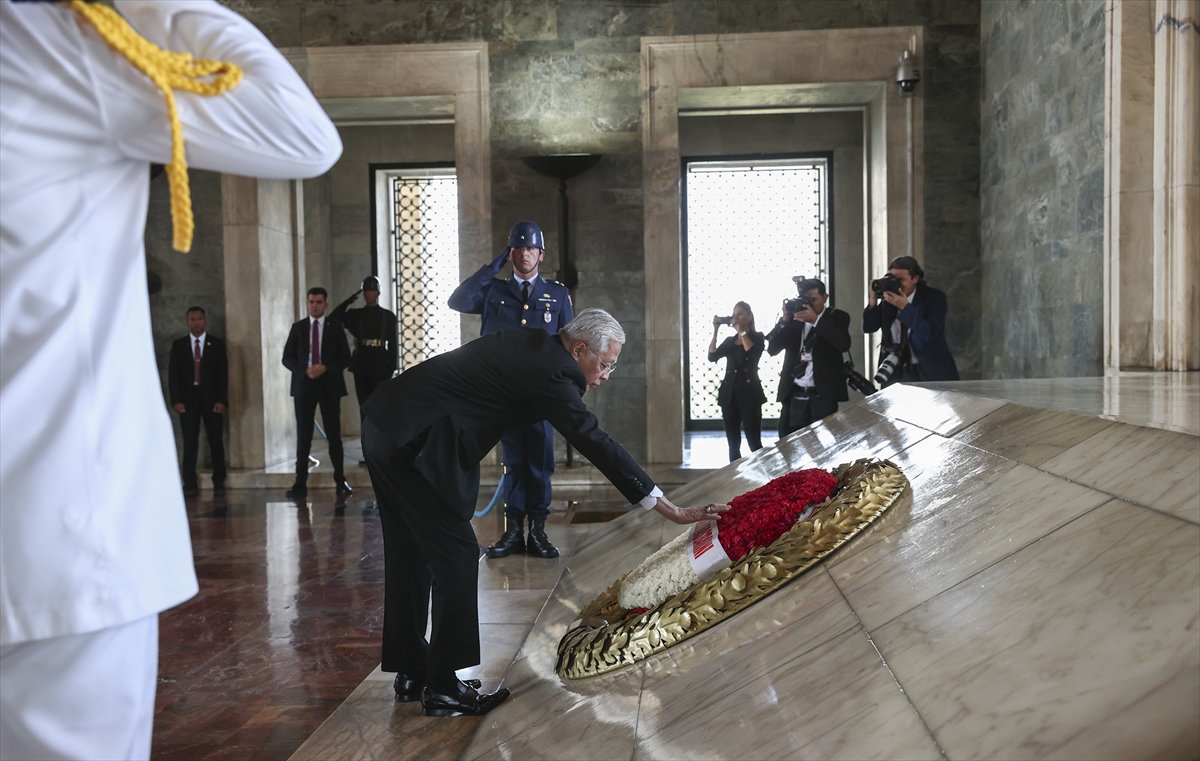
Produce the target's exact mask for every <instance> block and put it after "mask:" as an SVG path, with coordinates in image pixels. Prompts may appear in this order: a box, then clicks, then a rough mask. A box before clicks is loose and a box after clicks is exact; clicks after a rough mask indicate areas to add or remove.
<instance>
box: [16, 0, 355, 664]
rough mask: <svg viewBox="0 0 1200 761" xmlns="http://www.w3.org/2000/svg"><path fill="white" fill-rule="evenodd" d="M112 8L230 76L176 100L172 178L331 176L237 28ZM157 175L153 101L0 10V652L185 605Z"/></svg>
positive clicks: (146, 90)
mask: <svg viewBox="0 0 1200 761" xmlns="http://www.w3.org/2000/svg"><path fill="white" fill-rule="evenodd" d="M116 8H117V10H118V11H120V12H121V13H122V14H123V15H124V16H125V18H126V19H128V20H129V22H130V24H131V25H132V26H133V27H134V28H135V29H136V30H137V31H138V32H139V33H141V34H142V35H144V36H145V37H147V38H149V39H150V40H151V41H152V42H154V43H156V44H158V45H160V46H162V47H164V48H166V49H168V50H175V51H187V52H189V53H192V54H193V55H194V56H195V57H196V58H208V59H217V60H222V61H231V62H233V63H236V64H238V65H239V66H241V67H242V68H243V70H244V71H245V77H244V79H243V80H242V82H241V83H240V84H239V85H238V86H237V87H235V88H234V89H233V90H231V91H229V92H228V93H226V94H223V95H219V96H216V97H203V96H199V95H194V94H191V93H187V92H181V91H177V92H176V93H175V97H176V99H177V100H178V106H179V115H180V118H181V119H182V122H183V135H184V139H185V140H186V142H187V157H188V164H189V166H191V167H192V168H195V169H208V170H212V171H217V172H230V173H236V174H239V175H249V176H257V177H266V178H298V177H313V176H316V175H320V174H321V173H323V172H325V171H327V170H328V169H329V167H330V166H332V164H333V163H334V162H335V161H336V160H337V158H338V156H339V155H340V154H341V142H340V140H339V138H338V135H337V131H336V129H335V128H334V126H333V124H332V123H331V122H330V121H329V118H328V117H327V116H326V115H325V113H324V112H323V111H322V110H321V107H320V106H319V105H318V104H317V102H316V100H315V99H314V98H313V96H312V93H311V92H309V90H308V88H307V87H306V86H305V85H304V83H303V81H302V80H301V79H300V77H299V76H298V75H297V74H296V72H295V70H294V69H293V68H292V67H291V65H289V64H288V62H287V61H286V60H285V59H284V58H283V56H282V55H280V53H279V51H278V50H276V49H275V48H274V47H273V46H272V45H271V44H270V43H269V42H268V41H267V39H266V38H265V37H264V36H263V35H262V33H261V32H259V31H258V30H257V29H255V28H254V26H253V25H251V24H250V23H249V22H248V21H246V20H245V19H243V18H242V17H241V16H238V15H237V14H235V13H233V12H232V11H229V10H228V9H226V8H223V7H222V6H220V5H218V4H217V3H215V2H212V1H211V0H175V1H173V2H163V3H156V2H148V1H147V0H116ZM170 157H171V154H170V122H169V120H168V118H167V113H166V106H165V103H164V100H163V95H162V93H161V92H160V91H159V90H158V88H157V87H155V86H154V85H153V84H152V83H151V82H150V80H149V79H148V78H147V77H146V76H144V75H143V74H141V73H140V72H138V71H137V70H136V69H134V68H133V66H132V65H131V64H130V63H129V62H128V61H127V60H126V59H125V58H124V56H122V55H121V54H119V53H116V52H114V51H113V50H111V49H110V48H109V47H108V46H107V45H106V44H105V43H104V41H103V40H102V39H101V38H100V36H99V35H98V34H97V32H96V30H95V29H94V28H93V27H92V26H91V24H89V23H87V22H85V21H82V20H81V19H80V18H78V17H77V14H76V13H75V12H74V11H72V10H70V9H69V8H66V7H64V6H63V5H61V4H57V3H54V4H52V3H21V4H19V5H17V4H13V3H11V2H9V0H0V304H3V309H0V356H2V357H3V359H2V361H0V393H2V401H0V432H2V433H0V436H2V438H3V446H2V449H0V645H8V644H14V643H19V642H26V641H30V640H38V639H44V638H48V637H55V636H59V635H65V634H81V633H85V632H90V631H97V630H100V629H103V628H107V627H112V626H116V625H119V624H123V623H126V622H129V621H133V620H136V619H138V618H143V617H146V616H150V615H154V614H155V613H158V612H159V611H162V610H165V609H166V608H169V607H171V606H173V605H176V604H178V603H180V602H182V601H183V600H186V599H187V598H188V597H191V596H192V595H193V594H195V592H196V590H197V585H196V577H195V572H194V570H193V567H192V553H191V542H190V540H189V536H188V522H187V515H186V513H185V512H184V506H183V498H182V490H181V486H180V480H179V469H178V466H177V463H176V460H175V446H174V440H173V435H172V432H171V422H170V420H169V419H168V416H167V412H166V408H165V406H164V404H163V403H162V402H161V399H162V390H161V387H160V384H159V377H158V371H157V368H156V365H155V358H154V347H153V345H152V341H151V332H150V305H149V299H148V297H147V293H146V257H145V252H144V245H143V237H144V232H145V226H146V208H147V201H148V197H149V186H150V183H149V162H159V163H166V162H168V161H169V160H170ZM171 255H178V256H184V255H183V254H171ZM193 345H194V344H193Z"/></svg>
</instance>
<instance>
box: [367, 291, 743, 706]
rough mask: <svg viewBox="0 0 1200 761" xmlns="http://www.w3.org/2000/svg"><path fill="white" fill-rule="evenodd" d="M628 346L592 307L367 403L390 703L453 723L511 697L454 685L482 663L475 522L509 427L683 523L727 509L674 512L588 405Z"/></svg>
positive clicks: (454, 355)
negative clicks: (417, 704) (584, 462)
mask: <svg viewBox="0 0 1200 761" xmlns="http://www.w3.org/2000/svg"><path fill="white" fill-rule="evenodd" d="M624 343H625V331H624V330H622V328H621V326H620V324H619V323H618V322H617V321H616V320H615V319H614V318H613V317H612V316H611V315H609V314H608V313H607V312H604V311H603V310H600V309H586V310H584V311H583V312H581V313H580V314H579V316H578V317H576V318H575V319H574V320H573V321H572V322H570V323H569V324H567V325H566V326H564V327H563V328H561V329H560V330H559V331H558V333H557V334H555V335H552V334H549V333H546V332H544V331H541V330H525V329H522V328H513V329H509V330H502V331H499V332H497V333H492V334H490V335H486V336H483V337H482V338H480V339H478V340H476V341H472V342H471V343H469V344H466V345H465V346H463V347H461V348H459V349H456V350H454V351H452V352H448V353H446V354H442V355H440V356H437V357H434V358H432V359H428V360H426V361H425V362H422V363H421V364H419V365H417V366H415V367H413V368H412V369H410V370H407V371H405V372H404V373H402V374H401V375H399V376H397V377H396V378H393V379H392V380H390V381H387V382H385V383H383V384H382V385H380V386H379V388H378V390H376V392H375V394H374V395H373V396H372V397H371V399H370V400H369V401H368V402H367V405H366V409H365V414H366V417H365V420H364V421H363V433H362V443H363V455H364V456H365V457H366V460H367V467H368V468H369V469H370V473H371V481H372V483H373V485H374V487H375V494H376V497H377V499H378V502H379V513H380V519H381V521H382V523H383V541H384V558H385V599H384V619H383V670H384V671H387V672H396V682H395V690H396V700H398V701H403V702H410V701H415V700H418V699H419V700H420V701H421V705H422V710H423V713H424V714H425V715H426V716H446V715H462V714H467V715H480V714H484V713H487V712H488V711H490V710H492V709H493V708H495V707H496V706H497V705H499V704H500V703H502V702H503V701H504V699H505V698H507V697H508V694H509V693H508V690H507V689H500V690H498V691H497V692H494V693H491V694H481V693H480V692H478V691H477V689H476V688H477V687H479V684H478V683H477V682H472V683H469V684H468V683H464V682H461V681H459V679H458V678H457V676H456V675H455V672H456V671H458V670H459V669H465V668H470V667H472V666H475V665H476V664H478V663H479V609H478V600H477V594H478V564H479V557H480V551H479V543H478V541H477V540H476V538H475V532H474V531H473V530H472V528H471V517H472V515H473V514H474V511H475V505H476V503H477V501H478V496H479V462H480V460H482V459H483V457H484V455H485V454H487V453H488V452H489V451H491V449H492V448H493V447H495V446H496V444H497V443H498V442H499V441H500V439H501V437H502V436H503V435H504V434H505V433H506V432H507V431H511V430H514V429H517V428H520V427H522V426H528V425H530V424H532V423H536V422H538V421H540V420H546V421H547V422H549V423H550V425H552V426H554V428H556V429H557V430H558V431H559V433H561V434H562V435H563V436H565V437H566V439H567V440H568V441H570V442H571V443H572V444H573V445H574V446H575V447H576V449H578V450H579V452H580V453H581V454H583V455H584V456H585V457H587V458H588V460H590V461H591V462H592V464H594V465H595V466H596V467H597V468H598V469H599V470H600V472H601V473H603V474H604V475H605V477H606V478H608V480H609V481H611V482H612V483H613V485H614V486H616V487H617V489H618V490H620V492H621V494H622V495H623V496H624V497H625V498H626V499H628V500H629V501H630V502H632V503H637V504H640V505H641V506H642V507H643V508H645V509H647V510H655V511H656V512H658V513H660V514H661V515H663V517H665V518H667V519H668V520H670V521H673V522H675V523H695V522H696V521H700V520H704V519H706V518H713V517H719V515H720V513H722V512H724V511H725V510H727V509H728V506H726V505H708V506H706V507H693V508H680V507H676V506H675V505H674V504H672V503H671V501H670V500H668V499H667V498H666V497H665V496H663V493H662V490H661V489H659V488H658V487H657V486H655V485H654V482H653V481H651V480H650V477H649V476H647V475H646V472H645V471H644V470H642V468H641V467H639V466H638V464H637V463H636V462H634V460H633V458H632V457H630V456H629V454H628V453H627V452H626V451H625V449H624V448H623V447H621V445H620V444H618V443H617V442H615V441H613V440H612V439H611V438H609V436H608V434H607V433H605V432H604V431H603V430H601V429H600V427H599V425H598V423H597V420H596V416H595V415H594V414H592V412H591V411H590V410H588V408H587V405H585V404H584V403H583V394H584V392H585V391H586V390H587V389H590V388H595V387H597V386H599V385H600V384H601V383H602V382H604V381H605V380H606V379H607V378H608V376H609V373H611V372H612V369H613V366H614V365H616V363H617V358H618V357H619V356H620V354H621V347H622V345H623V344H624ZM431 592H432V596H433V606H432V610H433V628H432V635H431V636H430V639H429V640H428V641H426V639H425V629H426V624H427V621H426V618H427V611H428V610H429V599H430V594H431Z"/></svg>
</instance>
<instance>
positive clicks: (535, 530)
mask: <svg viewBox="0 0 1200 761" xmlns="http://www.w3.org/2000/svg"><path fill="white" fill-rule="evenodd" d="M545 258H546V244H545V240H544V238H543V237H542V228H540V227H538V226H537V225H536V224H534V223H533V222H528V221H524V222H518V223H517V224H515V225H513V228H512V230H511V231H510V232H509V234H508V247H507V248H505V249H504V253H502V254H500V256H497V257H496V258H495V259H494V260H493V261H492V262H491V264H485V265H484V266H482V267H480V268H479V271H478V272H476V273H475V274H474V275H472V276H471V277H469V278H467V279H466V280H464V281H463V282H462V284H461V285H459V286H458V288H456V289H455V290H454V293H453V294H452V295H451V296H450V308H451V309H454V310H457V311H459V312H465V313H467V314H478V315H482V316H483V326H482V328H481V329H480V331H479V334H480V335H481V336H486V335H488V334H491V333H495V332H497V331H500V330H505V329H507V328H519V327H526V328H540V329H542V330H544V331H546V332H547V333H549V334H550V335H556V334H557V333H558V331H559V330H560V329H562V328H563V327H564V326H566V324H567V323H569V322H570V321H571V320H573V319H575V309H574V307H573V306H572V304H571V296H570V293H569V292H568V290H567V286H565V285H563V284H562V283H560V282H558V281H556V280H545V279H543V278H542V277H541V275H539V274H538V267H539V266H540V265H541V263H542V261H543V260H544V259H545ZM508 261H511V262H512V267H513V269H512V274H511V275H509V276H508V278H507V279H503V280H502V279H500V278H497V277H496V275H498V274H499V273H500V270H501V269H503V267H504V265H505V263H506V262H508ZM500 443H501V445H502V446H503V450H504V467H505V477H504V534H503V535H502V536H501V537H500V539H499V540H497V541H496V543H495V544H493V545H491V546H490V547H488V549H487V556H488V557H489V558H502V557H507V556H508V555H512V554H514V553H515V554H522V553H526V554H529V555H534V556H536V557H543V558H556V557H558V548H557V547H555V546H554V545H553V544H551V543H550V540H549V539H548V538H547V537H546V530H545V529H546V517H547V516H548V515H550V476H552V475H553V474H554V438H553V432H552V429H551V427H550V424H549V423H548V422H546V421H545V420H541V421H538V422H537V423H533V424H532V425H529V426H525V427H523V428H518V429H516V430H513V431H509V432H508V433H506V434H505V435H504V437H503V438H502V439H501V442H500ZM526 518H528V519H529V538H528V541H526V538H525V533H524V532H525V527H524V523H525V519H526Z"/></svg>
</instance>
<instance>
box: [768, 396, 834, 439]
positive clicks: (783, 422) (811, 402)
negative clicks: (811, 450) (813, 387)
mask: <svg viewBox="0 0 1200 761" xmlns="http://www.w3.org/2000/svg"><path fill="white" fill-rule="evenodd" d="M837 410H838V403H837V402H831V401H828V400H826V399H822V398H820V397H819V396H801V395H800V394H797V393H795V392H793V393H792V394H791V395H790V396H789V397H788V400H787V401H786V402H784V404H783V409H782V410H781V411H780V413H779V438H783V437H784V436H787V435H788V434H789V433H792V432H793V431H798V430H800V429H801V428H804V427H805V426H809V425H812V424H813V423H815V422H817V421H818V420H821V419H823V418H827V417H829V416H830V415H832V414H833V413H835V412H837Z"/></svg>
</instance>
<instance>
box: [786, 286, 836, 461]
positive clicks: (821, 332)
mask: <svg viewBox="0 0 1200 761" xmlns="http://www.w3.org/2000/svg"><path fill="white" fill-rule="evenodd" d="M797 290H799V292H800V294H801V297H800V298H799V299H797V301H799V306H801V307H802V308H800V309H797V310H796V311H795V312H792V313H788V312H786V311H785V312H784V315H783V318H782V319H780V321H779V324H778V325H776V326H775V329H774V330H772V331H771V332H770V333H769V334H768V335H767V353H768V354H770V355H771V356H772V357H773V356H775V355H776V354H778V353H779V352H780V351H784V352H785V353H784V355H783V371H782V372H781V373H780V377H779V394H778V397H777V399H778V401H779V402H780V403H782V404H783V409H782V410H781V411H780V413H779V435H780V436H781V437H782V436H787V435H788V434H789V433H791V432H792V431H798V430H800V429H801V428H803V427H805V426H807V425H812V424H813V423H815V422H817V421H818V420H821V419H823V418H826V417H828V416H829V415H832V414H833V413H835V412H837V409H838V402H844V401H847V400H849V399H850V394H849V393H847V391H846V376H845V371H844V370H843V364H842V352H846V351H850V315H848V314H846V313H845V312H843V311H842V310H840V309H834V308H833V307H829V308H826V306H825V305H826V304H827V303H828V301H829V293H828V291H826V289H825V283H824V281H822V280H818V279H817V278H809V279H808V280H803V281H801V282H800V283H799V284H798V285H797Z"/></svg>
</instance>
